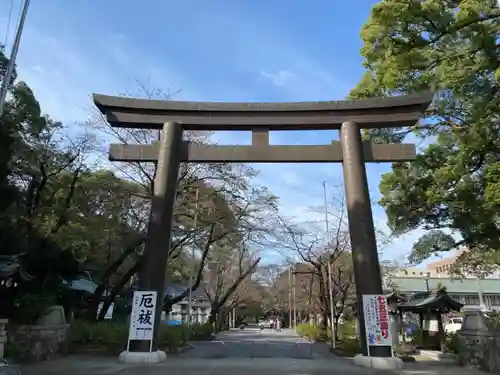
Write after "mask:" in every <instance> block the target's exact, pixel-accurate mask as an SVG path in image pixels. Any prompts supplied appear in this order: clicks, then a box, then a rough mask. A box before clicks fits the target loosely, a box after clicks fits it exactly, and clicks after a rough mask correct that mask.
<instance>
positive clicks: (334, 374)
mask: <svg viewBox="0 0 500 375" xmlns="http://www.w3.org/2000/svg"><path fill="white" fill-rule="evenodd" d="M297 346H298V347H299V349H298V350H297V349H296V347H297ZM294 348H295V349H294ZM309 349H310V350H309ZM309 353H310V354H309ZM21 370H22V375H66V374H71V375H167V374H168V375H377V374H379V375H380V374H391V375H477V374H479V371H466V370H463V369H461V368H457V367H456V366H443V365H437V366H436V365H435V364H422V365H419V364H416V365H409V366H408V367H407V368H406V369H404V370H400V371H398V372H393V371H376V370H371V369H366V368H361V367H356V366H354V365H353V364H352V362H351V361H350V360H349V359H343V358H338V357H335V356H333V355H331V354H330V353H329V351H328V348H327V347H326V346H325V345H323V344H317V345H316V344H310V343H308V342H307V341H305V340H303V339H301V338H300V337H298V336H297V335H296V334H294V333H293V332H291V331H286V330H285V331H283V332H269V331H260V330H258V329H249V330H247V329H245V330H243V331H240V330H235V331H230V332H225V333H222V334H220V335H218V337H217V340H216V342H212V343H207V342H204V343H195V345H194V349H193V350H191V351H189V352H187V353H186V354H184V355H182V356H173V357H170V358H167V361H166V362H163V363H159V364H155V365H146V366H144V365H123V364H120V363H118V361H117V358H113V357H111V358H110V357H88V356H87V357H85V356H72V357H64V358H61V359H59V360H53V361H48V362H45V363H41V364H38V365H33V366H23V367H22V368H21Z"/></svg>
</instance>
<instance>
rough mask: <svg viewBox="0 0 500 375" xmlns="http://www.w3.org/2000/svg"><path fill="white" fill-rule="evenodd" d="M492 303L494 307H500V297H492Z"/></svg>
mask: <svg viewBox="0 0 500 375" xmlns="http://www.w3.org/2000/svg"><path fill="white" fill-rule="evenodd" d="M490 301H491V304H492V305H495V306H500V296H490Z"/></svg>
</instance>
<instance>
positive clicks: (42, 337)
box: [7, 324, 69, 362]
mask: <svg viewBox="0 0 500 375" xmlns="http://www.w3.org/2000/svg"><path fill="white" fill-rule="evenodd" d="M68 328H69V324H54V325H34V326H19V327H12V328H9V329H8V331H7V335H8V341H9V343H11V345H12V346H13V348H14V351H15V355H16V361H19V362H40V361H45V360H48V359H52V358H54V357H55V356H56V355H57V354H58V353H59V352H60V350H61V347H62V345H63V344H64V343H65V340H66V332H67V330H68Z"/></svg>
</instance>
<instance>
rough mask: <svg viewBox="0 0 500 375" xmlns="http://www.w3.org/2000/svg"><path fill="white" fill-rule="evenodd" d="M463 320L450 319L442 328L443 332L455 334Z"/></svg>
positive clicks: (457, 318)
mask: <svg viewBox="0 0 500 375" xmlns="http://www.w3.org/2000/svg"><path fill="white" fill-rule="evenodd" d="M462 323H463V318H462V317H459V316H458V317H454V318H451V319H450V320H449V321H448V323H446V325H445V326H444V331H445V332H446V333H456V332H457V331H459V330H460V329H461V328H462Z"/></svg>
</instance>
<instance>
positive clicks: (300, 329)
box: [296, 323, 327, 341]
mask: <svg viewBox="0 0 500 375" xmlns="http://www.w3.org/2000/svg"><path fill="white" fill-rule="evenodd" d="M296 331H297V333H298V334H299V335H301V336H302V337H306V338H308V339H309V340H311V341H322V340H324V339H325V338H326V335H327V333H326V332H324V331H323V329H322V327H321V326H319V325H315V324H307V323H303V324H298V325H297V328H296Z"/></svg>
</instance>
